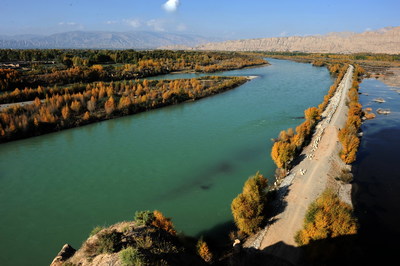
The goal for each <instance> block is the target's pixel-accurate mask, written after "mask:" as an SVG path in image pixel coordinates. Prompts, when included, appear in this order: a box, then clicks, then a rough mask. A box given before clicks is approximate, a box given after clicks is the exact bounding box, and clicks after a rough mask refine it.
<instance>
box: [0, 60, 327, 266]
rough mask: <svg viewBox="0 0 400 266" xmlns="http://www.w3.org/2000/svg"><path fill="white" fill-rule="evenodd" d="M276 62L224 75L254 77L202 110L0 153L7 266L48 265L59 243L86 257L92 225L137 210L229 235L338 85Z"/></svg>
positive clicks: (110, 124) (67, 134)
mask: <svg viewBox="0 0 400 266" xmlns="http://www.w3.org/2000/svg"><path fill="white" fill-rule="evenodd" d="M269 61H270V63H271V65H269V66H263V67H259V68H250V69H242V70H236V71H229V72H225V73H218V75H246V76H247V75H254V76H258V78H256V79H253V80H251V81H249V82H247V83H246V84H244V85H242V86H240V87H238V88H236V89H233V90H231V91H228V92H225V93H222V94H219V95H216V96H213V97H209V98H206V99H202V100H199V101H197V102H188V103H184V104H180V105H176V106H171V107H166V108H162V109H158V110H154V111H150V112H146V113H141V114H137V115H133V116H129V117H123V118H119V119H114V120H109V121H104V122H101V123H96V124H92V125H88V126H84V127H80V128H75V129H70V130H65V131H62V132H57V133H53V134H48V135H43V136H39V137H35V138H30V139H25V140H20V141H15V142H10V143H6V144H1V145H0V225H1V227H0V261H1V265H48V264H49V263H50V262H51V260H52V259H53V258H54V256H55V255H56V254H57V252H58V251H59V250H60V249H61V247H62V245H63V244H65V243H69V244H71V245H72V246H73V247H75V248H79V246H80V245H81V243H82V242H83V241H84V239H86V238H87V236H88V234H89V232H90V231H91V229H92V228H93V227H95V226H96V225H110V224H113V223H116V222H118V221H122V220H131V219H133V217H134V213H135V211H138V210H153V209H158V210H160V211H162V212H163V213H164V214H165V215H166V216H168V217H173V222H174V224H175V227H176V228H177V230H179V231H183V232H184V233H185V234H187V235H191V236H199V235H201V234H207V232H210V230H214V231H215V230H216V231H218V228H223V227H224V225H226V224H230V223H231V222H232V217H231V211H230V203H231V201H232V199H233V198H234V197H235V196H236V195H237V194H238V193H240V192H241V189H242V186H243V183H244V181H245V180H246V179H247V178H248V177H249V176H251V175H253V174H255V173H256V172H257V171H260V172H261V173H262V174H264V175H265V176H266V177H268V178H270V179H271V180H272V178H273V172H274V168H275V167H274V165H273V162H272V160H271V159H270V155H269V154H270V150H271V145H272V142H271V140H270V139H271V138H274V137H276V136H277V135H278V133H279V131H281V130H283V129H286V128H289V127H295V126H296V125H298V124H299V123H301V122H302V120H301V119H299V117H300V118H301V117H302V116H303V111H304V109H306V108H308V107H310V106H316V105H318V104H319V103H320V102H321V101H322V99H323V96H324V95H325V94H326V92H327V89H328V87H329V86H330V85H331V84H332V79H331V77H330V75H329V73H328V71H327V69H326V68H319V67H313V66H311V65H310V64H302V63H295V62H290V61H284V60H274V59H269ZM192 76H196V75H194V74H183V75H167V76H162V77H158V78H182V77H192Z"/></svg>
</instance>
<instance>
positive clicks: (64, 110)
mask: <svg viewBox="0 0 400 266" xmlns="http://www.w3.org/2000/svg"><path fill="white" fill-rule="evenodd" d="M61 114H62V117H63V118H64V120H68V118H69V115H70V110H69V107H68V105H66V106H64V107H63V108H62V110H61Z"/></svg>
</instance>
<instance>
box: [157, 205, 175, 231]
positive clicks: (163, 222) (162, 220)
mask: <svg viewBox="0 0 400 266" xmlns="http://www.w3.org/2000/svg"><path fill="white" fill-rule="evenodd" d="M153 215H154V220H153V222H152V225H154V226H155V227H158V228H161V229H162V230H164V231H167V232H168V233H170V234H171V235H176V231H175V229H174V225H173V223H172V222H171V219H170V218H166V217H165V216H164V215H163V214H162V213H161V212H160V211H157V210H155V211H153Z"/></svg>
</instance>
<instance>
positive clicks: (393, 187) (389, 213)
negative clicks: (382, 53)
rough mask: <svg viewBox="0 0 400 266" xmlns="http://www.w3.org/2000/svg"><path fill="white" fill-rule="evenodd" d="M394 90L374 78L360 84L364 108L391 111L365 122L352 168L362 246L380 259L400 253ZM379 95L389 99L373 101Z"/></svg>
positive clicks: (399, 119) (399, 103) (398, 120)
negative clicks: (383, 101) (399, 240)
mask: <svg viewBox="0 0 400 266" xmlns="http://www.w3.org/2000/svg"><path fill="white" fill-rule="evenodd" d="M395 89H400V88H392V87H388V86H387V85H385V84H384V83H382V82H380V81H378V80H374V79H366V80H364V81H363V82H362V83H361V84H360V92H361V93H363V94H362V95H360V102H361V104H362V105H363V107H364V108H366V107H371V108H373V111H374V113H376V109H377V108H383V109H390V110H391V113H390V114H388V115H377V117H376V118H375V119H373V120H368V121H365V122H364V123H363V125H362V131H363V134H364V135H363V137H362V139H361V146H360V149H359V152H358V153H357V161H356V162H355V164H354V167H353V169H354V174H355V177H354V186H353V202H354V205H355V212H356V215H357V218H358V220H359V223H360V233H359V234H360V237H361V243H362V247H363V248H364V249H365V251H364V254H365V255H369V256H371V255H373V256H376V257H377V259H378V261H379V260H380V261H382V259H385V258H388V256H393V255H395V254H397V252H398V247H399V245H398V239H399V237H400V228H399V224H400V204H399V203H400V193H399V191H400V164H399V156H400V141H399V136H400V94H399V93H397V92H396V91H395ZM364 93H367V94H368V96H367V95H364ZM378 97H382V98H383V99H384V100H385V101H386V102H385V103H376V102H374V101H373V99H375V98H378ZM396 259H397V258H396Z"/></svg>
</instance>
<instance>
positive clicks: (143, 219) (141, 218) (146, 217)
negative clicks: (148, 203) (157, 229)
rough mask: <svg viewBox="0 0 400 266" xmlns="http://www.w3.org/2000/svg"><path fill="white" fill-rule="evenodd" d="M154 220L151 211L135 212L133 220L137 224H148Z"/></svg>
mask: <svg viewBox="0 0 400 266" xmlns="http://www.w3.org/2000/svg"><path fill="white" fill-rule="evenodd" d="M153 221H154V214H153V213H152V212H151V211H139V212H135V222H136V224H137V225H139V226H140V225H150V224H151V223H152V222H153Z"/></svg>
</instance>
